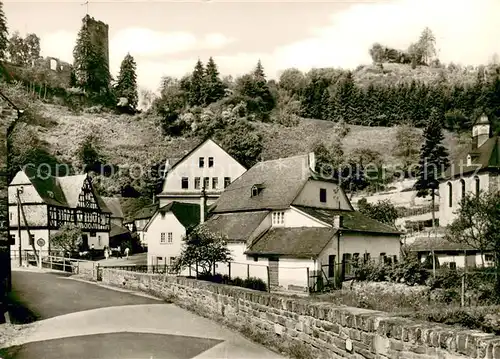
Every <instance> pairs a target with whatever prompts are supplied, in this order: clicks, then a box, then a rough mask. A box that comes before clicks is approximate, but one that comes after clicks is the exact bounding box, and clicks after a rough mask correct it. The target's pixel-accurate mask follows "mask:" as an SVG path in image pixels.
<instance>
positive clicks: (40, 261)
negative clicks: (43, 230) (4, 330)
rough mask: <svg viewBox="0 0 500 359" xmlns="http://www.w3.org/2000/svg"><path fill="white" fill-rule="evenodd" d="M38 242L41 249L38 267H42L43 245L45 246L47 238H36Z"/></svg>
mask: <svg viewBox="0 0 500 359" xmlns="http://www.w3.org/2000/svg"><path fill="white" fill-rule="evenodd" d="M36 244H37V245H38V247H40V249H39V251H40V260H39V261H38V268H40V269H41V268H42V247H44V246H45V239H43V238H38V239H37V240H36Z"/></svg>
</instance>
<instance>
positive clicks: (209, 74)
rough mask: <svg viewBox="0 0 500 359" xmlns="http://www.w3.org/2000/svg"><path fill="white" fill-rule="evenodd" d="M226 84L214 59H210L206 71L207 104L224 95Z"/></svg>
mask: <svg viewBox="0 0 500 359" xmlns="http://www.w3.org/2000/svg"><path fill="white" fill-rule="evenodd" d="M224 92H225V86H224V83H223V82H222V80H221V79H220V77H219V71H218V70H217V65H216V64H215V62H214V59H213V58H212V57H210V58H209V59H208V63H207V68H206V71H205V101H206V104H207V105H208V104H211V103H212V102H216V101H218V100H220V99H221V98H222V97H224Z"/></svg>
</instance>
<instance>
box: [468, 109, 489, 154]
mask: <svg viewBox="0 0 500 359" xmlns="http://www.w3.org/2000/svg"><path fill="white" fill-rule="evenodd" d="M490 136H491V126H490V121H489V120H488V116H486V114H484V113H483V114H482V115H481V116H480V117H479V118H478V119H477V120H476V122H474V125H473V126H472V149H473V150H475V149H477V148H479V147H481V146H482V145H483V144H484V143H485V142H486V141H488V139H489V138H490Z"/></svg>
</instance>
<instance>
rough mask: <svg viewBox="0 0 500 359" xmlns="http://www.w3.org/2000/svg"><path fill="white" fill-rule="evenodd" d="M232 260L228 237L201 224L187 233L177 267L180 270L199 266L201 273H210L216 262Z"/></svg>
mask: <svg viewBox="0 0 500 359" xmlns="http://www.w3.org/2000/svg"><path fill="white" fill-rule="evenodd" d="M231 260H232V258H231V251H230V250H229V249H228V248H227V238H226V237H224V236H222V235H220V234H217V233H213V232H210V231H209V230H208V229H206V228H204V227H203V226H201V227H197V228H195V229H194V230H192V231H188V233H187V234H186V236H185V238H184V242H183V244H182V251H181V254H180V255H179V257H178V258H177V260H176V263H175V269H176V271H178V272H180V271H182V270H183V269H184V268H188V267H194V266H197V268H198V272H199V274H200V275H202V276H203V275H210V274H211V272H212V270H213V268H214V265H215V264H216V263H227V262H230V261H231Z"/></svg>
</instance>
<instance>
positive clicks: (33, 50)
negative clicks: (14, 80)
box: [24, 33, 41, 65]
mask: <svg viewBox="0 0 500 359" xmlns="http://www.w3.org/2000/svg"><path fill="white" fill-rule="evenodd" d="M24 44H25V47H26V51H27V60H28V62H29V63H30V65H31V64H34V63H35V61H36V60H38V59H39V58H40V51H41V49H40V38H39V37H38V36H37V35H36V34H33V33H32V34H28V35H26V37H25V38H24Z"/></svg>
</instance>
